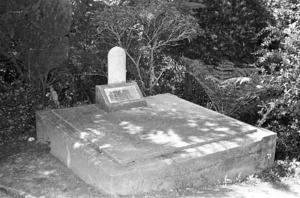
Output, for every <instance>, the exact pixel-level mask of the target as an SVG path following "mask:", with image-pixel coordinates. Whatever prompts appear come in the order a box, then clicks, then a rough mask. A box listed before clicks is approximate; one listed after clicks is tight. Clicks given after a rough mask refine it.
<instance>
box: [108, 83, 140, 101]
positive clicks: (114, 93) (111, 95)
mask: <svg viewBox="0 0 300 198" xmlns="http://www.w3.org/2000/svg"><path fill="white" fill-rule="evenodd" d="M104 91H105V93H106V95H107V98H108V100H109V102H110V103H112V104H113V103H118V102H126V101H130V100H139V99H141V96H140V94H139V93H138V91H137V89H136V87H135V86H134V85H131V86H125V87H115V88H105V89H104Z"/></svg>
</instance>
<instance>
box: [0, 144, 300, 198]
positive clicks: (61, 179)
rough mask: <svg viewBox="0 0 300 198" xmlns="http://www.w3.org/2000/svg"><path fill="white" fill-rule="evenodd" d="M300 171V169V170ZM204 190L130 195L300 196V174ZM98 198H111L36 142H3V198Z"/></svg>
mask: <svg viewBox="0 0 300 198" xmlns="http://www.w3.org/2000/svg"><path fill="white" fill-rule="evenodd" d="M299 172H300V171H299ZM229 183H230V181H226V180H224V182H222V184H220V185H218V186H211V187H205V188H201V189H194V188H189V187H187V188H185V189H174V190H173V191H168V192H153V193H150V194H143V195H131V196H126V197H170V198H171V197H207V198H214V197H228V198H229V197H230V198H250V197H253V198H254V197H255V198H257V197H270V198H274V197H280V198H281V197H284V198H289V197H291V198H292V197H300V174H296V175H295V174H294V175H293V176H289V177H279V176H278V175H277V176H276V174H275V173H274V171H273V172H272V171H271V173H270V171H269V172H268V173H267V174H266V175H265V176H263V177H259V176H251V177H249V178H248V179H247V180H245V181H243V182H238V183H234V184H229ZM10 197H24V198H37V197H39V198H48V197H49V198H75V197H76V198H77V197H79V198H80V197H82V198H98V197H104V198H105V197H110V196H109V195H106V194H104V193H102V192H100V191H98V190H97V189H95V188H94V187H92V186H90V185H87V184H86V183H84V182H83V181H82V180H81V179H79V178H78V177H77V176H76V175H74V173H73V172H72V171H71V170H69V169H68V168H67V167H66V166H65V165H64V164H62V163H61V162H60V161H59V160H57V159H56V158H55V157H53V156H52V155H51V154H50V153H49V147H48V146H45V145H40V144H37V143H36V142H34V141H33V142H28V141H21V142H20V141H18V142H10V143H5V144H4V143H2V144H1V143H0V198H10Z"/></svg>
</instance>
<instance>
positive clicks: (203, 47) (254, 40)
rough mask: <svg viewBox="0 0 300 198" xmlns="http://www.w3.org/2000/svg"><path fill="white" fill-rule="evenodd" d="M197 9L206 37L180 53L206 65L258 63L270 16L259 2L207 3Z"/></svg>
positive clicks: (209, 0) (226, 0)
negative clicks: (259, 50)
mask: <svg viewBox="0 0 300 198" xmlns="http://www.w3.org/2000/svg"><path fill="white" fill-rule="evenodd" d="M201 3H202V6H199V7H198V8H197V9H194V17H195V18H197V20H198V24H199V26H200V27H201V28H202V30H203V34H202V35H200V36H198V37H197V38H196V39H195V40H194V41H193V42H192V43H190V44H188V43H187V44H186V45H183V46H182V47H179V48H177V53H178V54H182V55H184V56H186V57H189V58H192V59H201V60H203V61H204V62H205V63H206V64H210V65H218V64H219V63H221V62H222V61H224V60H229V61H231V62H234V63H237V64H238V65H239V66H242V65H243V64H249V63H254V62H255V60H256V57H255V54H254V52H256V51H257V50H258V49H260V42H261V38H260V37H258V33H259V32H260V30H261V29H262V28H264V27H266V26H267V21H268V20H270V18H271V15H270V13H269V12H268V11H267V10H266V9H265V8H264V4H263V3H262V1H259V0H223V1H219V0H204V1H201Z"/></svg>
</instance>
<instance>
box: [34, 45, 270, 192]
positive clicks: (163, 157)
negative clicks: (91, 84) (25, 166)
mask: <svg viewBox="0 0 300 198" xmlns="http://www.w3.org/2000/svg"><path fill="white" fill-rule="evenodd" d="M124 54H125V53H123V51H122V49H121V48H113V49H112V51H110V53H109V56H108V62H109V65H108V68H109V73H110V74H108V76H109V80H108V85H102V86H96V104H94V105H86V106H80V107H73V108H67V109H54V110H47V111H38V112H37V113H36V118H37V121H36V122H37V123H36V124H37V137H38V140H39V141H40V142H42V143H47V142H50V148H51V153H52V154H53V155H54V156H56V157H57V158H58V159H60V160H61V161H62V162H63V163H64V164H65V165H66V166H67V167H69V168H70V169H71V170H73V171H74V173H75V174H77V175H78V176H79V177H80V178H81V179H82V180H84V181H85V182H87V183H89V184H91V185H93V186H95V187H96V188H98V189H100V190H101V191H104V192H106V193H108V194H111V195H130V194H138V193H144V192H149V191H152V190H162V189H174V188H179V189H180V188H183V189H184V188H187V187H197V186H206V185H209V184H214V183H219V182H222V181H224V179H227V180H228V179H231V180H233V181H234V180H235V179H242V178H243V177H245V176H247V175H249V174H253V173H257V172H260V171H262V170H264V169H266V168H269V167H271V166H272V165H273V163H274V154H275V144H276V134H275V133H273V132H270V131H267V130H264V129H261V128H256V127H254V126H251V125H248V124H245V123H243V122H240V121H238V120H235V119H232V118H230V117H227V116H225V115H222V114H219V113H217V112H214V111H211V110H209V109H206V108H203V107H201V106H198V105H196V104H193V103H190V102H188V101H185V100H183V99H180V98H178V97H176V96H174V95H172V94H161V95H156V96H151V97H145V98H144V97H143V96H142V94H141V92H140V90H139V88H138V86H137V84H136V83H135V82H129V83H126V75H125V74H124V73H125V72H126V69H124V68H126V66H125V60H124V59H125V56H124ZM111 58H112V59H118V58H121V59H122V60H120V61H118V60H114V61H111V60H110V59H111ZM111 72H112V73H113V74H115V75H116V76H119V77H118V78H115V77H114V75H112V74H111ZM118 72H120V73H121V74H120V73H118ZM111 75H112V76H113V77H112V78H113V79H110V76H111Z"/></svg>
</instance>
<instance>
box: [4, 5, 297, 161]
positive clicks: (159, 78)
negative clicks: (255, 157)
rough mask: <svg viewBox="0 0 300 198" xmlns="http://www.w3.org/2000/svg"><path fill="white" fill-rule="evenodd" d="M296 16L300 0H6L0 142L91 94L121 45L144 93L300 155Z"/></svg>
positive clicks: (280, 153)
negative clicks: (221, 119) (41, 113)
mask: <svg viewBox="0 0 300 198" xmlns="http://www.w3.org/2000/svg"><path fill="white" fill-rule="evenodd" d="M200 2H201V3H200ZM299 19H300V3H298V2H297V0H264V1H259V0H224V1H218V0H203V1H199V2H197V1H189V0H185V1H182V0H173V1H171V0H112V1H108V0H107V1H104V0H103V1H94V0H52V1H47V0H28V1H23V0H6V1H3V2H2V3H1V6H0V92H1V95H0V99H1V105H0V115H1V117H3V118H4V119H0V125H1V130H0V141H7V140H9V139H13V138H16V137H17V138H21V139H24V138H25V139H26V138H29V137H30V136H34V135H35V134H34V133H35V115H34V113H35V111H36V110H40V109H45V108H63V107H70V106H75V105H80V104H86V103H93V102H94V86H95V85H96V84H105V83H106V81H107V79H106V76H107V73H106V71H107V65H106V62H107V60H106V56H107V53H108V51H109V49H110V48H111V47H112V46H115V45H118V46H121V47H123V48H124V49H125V51H126V54H127V58H128V60H127V70H128V71H127V78H128V79H129V80H135V81H136V82H138V84H139V85H140V87H141V90H142V92H143V94H144V95H152V94H157V93H164V92H171V93H174V94H176V95H178V96H180V97H182V98H185V99H187V100H190V101H192V102H195V103H197V104H200V105H203V106H206V107H208V108H211V109H213V110H216V111H219V112H221V113H224V114H227V115H229V116H232V117H234V118H237V119H240V120H243V121H246V122H248V123H251V124H254V125H257V126H259V127H264V128H267V129H270V130H272V131H275V132H276V133H277V134H278V137H279V139H278V144H277V152H276V154H277V158H278V159H282V158H290V159H292V158H295V159H297V160H299V158H300V154H299V152H298V151H299V149H300V21H299Z"/></svg>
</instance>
